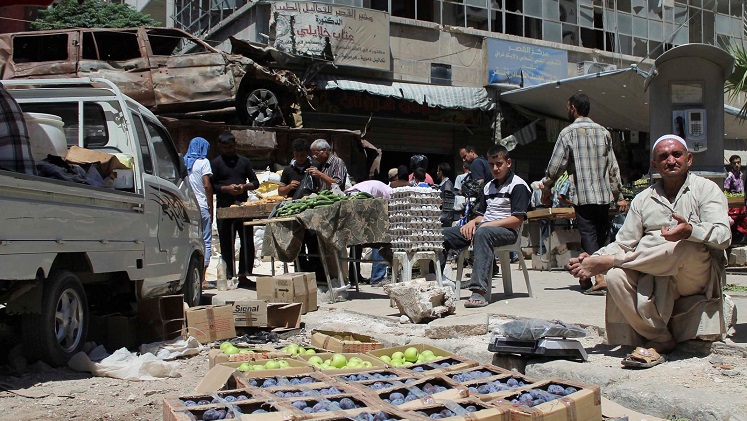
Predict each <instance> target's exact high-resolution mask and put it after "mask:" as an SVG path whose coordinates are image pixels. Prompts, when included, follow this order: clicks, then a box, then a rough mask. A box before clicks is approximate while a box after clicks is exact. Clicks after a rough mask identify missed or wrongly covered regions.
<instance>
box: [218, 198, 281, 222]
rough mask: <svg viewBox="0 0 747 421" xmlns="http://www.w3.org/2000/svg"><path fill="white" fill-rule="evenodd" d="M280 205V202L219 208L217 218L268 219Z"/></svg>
mask: <svg viewBox="0 0 747 421" xmlns="http://www.w3.org/2000/svg"><path fill="white" fill-rule="evenodd" d="M278 203H280V202H271V203H259V204H256V205H251V204H250V205H245V206H234V207H230V208H218V209H216V210H215V216H216V217H217V218H218V219H239V218H267V217H268V216H270V213H271V212H272V210H273V209H274V208H275V205H277V204H278Z"/></svg>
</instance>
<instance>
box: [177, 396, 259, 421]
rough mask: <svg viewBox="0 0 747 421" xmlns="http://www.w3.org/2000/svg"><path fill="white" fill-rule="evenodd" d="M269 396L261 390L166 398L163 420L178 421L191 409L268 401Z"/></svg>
mask: <svg viewBox="0 0 747 421" xmlns="http://www.w3.org/2000/svg"><path fill="white" fill-rule="evenodd" d="M268 396H269V395H267V394H265V393H264V392H263V391H261V390H248V389H232V390H222V391H217V392H212V393H195V394H192V395H186V396H180V397H166V398H164V400H163V419H164V420H165V421H173V420H176V414H177V413H184V412H185V411H187V410H189V409H190V408H193V409H194V408H207V409H209V408H215V407H216V405H219V406H220V407H221V408H224V407H225V406H226V405H228V404H232V403H235V402H242V401H248V400H252V399H254V400H257V399H266V398H267V397H268Z"/></svg>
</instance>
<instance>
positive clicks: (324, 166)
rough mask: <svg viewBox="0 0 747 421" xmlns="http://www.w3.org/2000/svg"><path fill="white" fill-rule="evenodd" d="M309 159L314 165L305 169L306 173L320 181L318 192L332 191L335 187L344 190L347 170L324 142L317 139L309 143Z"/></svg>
mask: <svg viewBox="0 0 747 421" xmlns="http://www.w3.org/2000/svg"><path fill="white" fill-rule="evenodd" d="M311 157H312V158H313V159H314V163H315V164H316V165H312V166H311V167H309V168H307V169H306V172H307V173H309V174H311V176H312V177H314V178H315V179H317V180H320V181H321V186H320V187H319V190H332V189H333V187H334V186H335V185H336V186H337V187H338V188H339V189H340V190H345V181H346V179H347V178H348V169H347V167H346V166H345V163H344V162H342V159H340V158H339V157H338V156H337V155H335V154H334V153H332V147H331V146H330V145H329V143H328V142H327V141H326V140H324V139H317V140H315V141H314V142H312V143H311Z"/></svg>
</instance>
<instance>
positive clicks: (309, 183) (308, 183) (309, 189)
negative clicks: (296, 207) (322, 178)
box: [293, 173, 319, 200]
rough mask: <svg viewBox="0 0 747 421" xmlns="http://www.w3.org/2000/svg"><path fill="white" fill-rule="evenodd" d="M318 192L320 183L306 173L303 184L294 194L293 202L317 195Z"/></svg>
mask: <svg viewBox="0 0 747 421" xmlns="http://www.w3.org/2000/svg"><path fill="white" fill-rule="evenodd" d="M317 190H319V183H318V182H317V181H316V180H315V179H314V177H312V176H311V174H310V173H306V174H304V176H303V179H302V180H301V184H299V185H298V188H297V189H296V192H295V193H294V194H293V200H296V199H300V198H302V197H306V196H308V195H310V194H311V193H316V192H317Z"/></svg>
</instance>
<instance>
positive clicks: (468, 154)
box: [459, 145, 493, 184]
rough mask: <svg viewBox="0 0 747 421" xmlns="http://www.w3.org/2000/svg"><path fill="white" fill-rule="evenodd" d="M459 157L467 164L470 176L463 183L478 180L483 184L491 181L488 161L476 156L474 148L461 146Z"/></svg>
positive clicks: (491, 176)
mask: <svg viewBox="0 0 747 421" xmlns="http://www.w3.org/2000/svg"><path fill="white" fill-rule="evenodd" d="M459 156H460V157H462V161H464V162H465V163H467V164H469V173H470V175H469V177H468V178H467V179H466V180H464V181H467V180H480V183H481V184H485V183H487V182H488V181H490V180H492V179H493V174H492V173H491V171H490V165H489V164H488V160H487V159H485V158H484V157H482V156H480V155H478V154H477V151H476V150H475V147H474V146H472V145H466V146H463V147H462V149H460V150H459Z"/></svg>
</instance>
